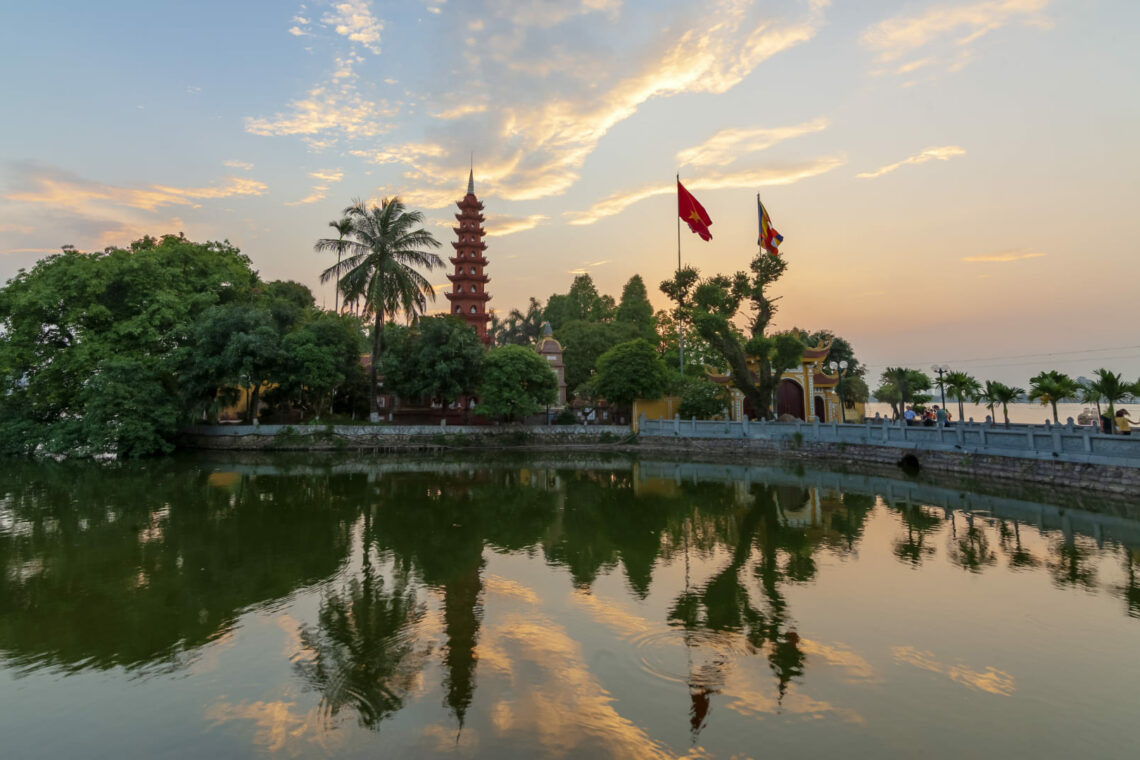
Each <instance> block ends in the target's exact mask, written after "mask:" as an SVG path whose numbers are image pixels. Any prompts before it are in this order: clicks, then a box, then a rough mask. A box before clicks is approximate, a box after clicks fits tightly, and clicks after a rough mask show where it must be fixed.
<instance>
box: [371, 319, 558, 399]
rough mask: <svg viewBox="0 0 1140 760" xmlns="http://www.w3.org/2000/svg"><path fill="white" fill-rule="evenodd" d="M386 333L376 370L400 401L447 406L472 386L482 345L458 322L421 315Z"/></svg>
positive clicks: (471, 332)
mask: <svg viewBox="0 0 1140 760" xmlns="http://www.w3.org/2000/svg"><path fill="white" fill-rule="evenodd" d="M388 331H389V339H388V342H387V345H386V347H385V350H384V357H383V360H382V362H381V367H382V369H383V373H384V382H385V384H386V386H387V387H388V388H390V389H391V390H392V391H394V392H395V393H396V394H397V395H398V396H400V397H401V398H405V399H421V398H433V399H438V400H440V401H442V402H444V404H449V403H451V402H452V401H455V400H456V399H457V398H459V397H460V396H464V395H468V394H470V393H472V392H473V391H474V390H475V388H476V387H477V386H478V384H479V373H480V372H481V371H482V365H483V344H482V343H481V342H480V341H479V336H478V335H476V334H475V331H474V330H473V329H471V326H470V325H468V324H467V323H466V322H464V321H463V320H461V319H457V318H455V317H452V316H442V317H425V318H423V319H420V320H419V321H418V322H417V323H416V324H415V325H414V326H412V327H410V328H396V327H394V326H390V327H389V328H388ZM532 353H533V352H532ZM544 363H545V362H544Z"/></svg>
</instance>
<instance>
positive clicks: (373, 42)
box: [321, 0, 384, 55]
mask: <svg viewBox="0 0 1140 760" xmlns="http://www.w3.org/2000/svg"><path fill="white" fill-rule="evenodd" d="M321 23H322V24H326V25H328V26H331V27H332V28H333V30H334V31H335V32H336V33H337V34H339V35H341V36H342V37H347V38H348V39H350V40H352V41H353V42H357V43H359V44H360V45H362V46H363V47H365V48H367V49H368V50H370V51H371V52H373V53H375V54H376V55H379V54H380V32H381V31H382V30H383V29H384V24H383V22H381V21H380V20H379V19H377V18H376V17H375V16H373V15H372V3H370V2H368V1H367V0H346V1H345V2H341V3H336V4H334V5H333V9H332V10H331V11H329V12H328V13H326V14H325V15H323V16H321Z"/></svg>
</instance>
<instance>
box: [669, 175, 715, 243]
mask: <svg viewBox="0 0 1140 760" xmlns="http://www.w3.org/2000/svg"><path fill="white" fill-rule="evenodd" d="M677 214H678V215H679V216H680V217H681V218H682V219H684V220H685V223H686V224H688V225H689V229H690V230H692V231H693V232H695V233H697V234H698V235H700V236H701V240H712V233H711V232H709V225H711V224H712V219H709V215H708V212H707V211H705V207H704V206H702V205H701V204H700V203H699V202H698V201H697V199H696V198H694V197H693V196H692V194H691V193H690V192H689V191H688V190H686V189H685V186H684V185H682V184H681V180H680V179H678V180H677Z"/></svg>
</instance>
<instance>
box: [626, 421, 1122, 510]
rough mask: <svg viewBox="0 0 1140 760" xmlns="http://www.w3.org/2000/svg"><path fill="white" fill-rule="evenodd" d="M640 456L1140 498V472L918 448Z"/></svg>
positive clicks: (650, 443)
mask: <svg viewBox="0 0 1140 760" xmlns="http://www.w3.org/2000/svg"><path fill="white" fill-rule="evenodd" d="M637 448H638V451H640V452H642V453H645V454H650V453H662V454H665V453H668V454H670V455H674V456H675V455H677V454H683V455H685V456H686V457H687V458H691V459H692V460H695V461H706V462H707V461H714V460H715V461H725V462H742V463H754V462H759V461H764V460H768V459H774V458H779V459H783V460H804V461H826V462H831V463H838V464H850V465H860V464H868V465H880V466H890V467H896V466H897V465H899V463H900V462H901V461H902V459H903V457H904V456H908V455H909V456H913V457H914V459H915V462H916V463H917V464H918V466H919V467H920V468H921V469H924V470H930V471H933V472H943V473H951V474H955V475H959V476H962V477H966V478H970V479H977V480H995V481H1001V482H1007V483H1018V484H1035V485H1048V486H1056V487H1063V488H1076V489H1083V490H1086V491H1093V492H1097V493H1109V494H1117V495H1121V494H1135V495H1136V497H1137V499H1140V468H1135V467H1123V466H1118V465H1106V464H1092V463H1088V462H1083V463H1082V462H1059V461H1055V460H1044V459H1022V458H1018V457H1010V456H1003V455H1000V454H977V453H950V452H945V451H929V450H922V449H918V448H915V449H909V450H902V449H898V448H892V447H886V446H873V445H866V444H850V443H829V442H817V441H804V442H803V443H801V444H796V443H795V442H790V441H784V440H772V439H744V440H742V439H737V440H731V439H728V440H724V439H720V440H718V439H697V438H647V437H644V436H643V437H641V438H639V440H638V447H637Z"/></svg>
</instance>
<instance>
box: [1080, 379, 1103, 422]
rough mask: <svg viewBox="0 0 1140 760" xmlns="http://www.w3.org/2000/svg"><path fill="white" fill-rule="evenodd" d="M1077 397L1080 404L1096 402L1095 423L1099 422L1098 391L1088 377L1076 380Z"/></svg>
mask: <svg viewBox="0 0 1140 760" xmlns="http://www.w3.org/2000/svg"><path fill="white" fill-rule="evenodd" d="M1077 399H1078V400H1080V402H1081V403H1082V404H1096V418H1097V420H1098V422H1097V424H1098V425H1099V424H1100V422H1099V420H1100V391H1099V390H1097V389H1096V388H1095V387H1094V383H1093V381H1092V380H1089V379H1088V378H1081V379H1080V381H1078V382H1077Z"/></svg>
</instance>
